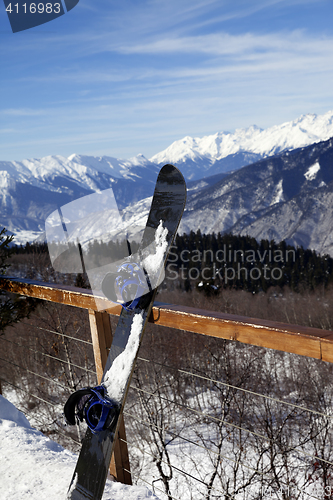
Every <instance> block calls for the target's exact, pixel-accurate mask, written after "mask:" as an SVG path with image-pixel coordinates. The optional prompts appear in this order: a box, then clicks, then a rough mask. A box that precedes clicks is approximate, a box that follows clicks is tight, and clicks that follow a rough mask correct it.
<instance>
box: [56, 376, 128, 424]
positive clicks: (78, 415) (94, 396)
mask: <svg viewBox="0 0 333 500" xmlns="http://www.w3.org/2000/svg"><path fill="white" fill-rule="evenodd" d="M64 413H65V418H66V421H67V422H68V424H70V425H75V423H76V422H77V420H79V421H80V422H83V420H85V421H86V423H87V425H88V427H89V428H90V430H91V431H92V432H93V433H97V432H99V431H101V430H105V429H112V427H113V426H114V424H115V423H116V422H117V419H118V415H119V406H118V405H117V404H116V403H115V402H114V401H112V400H111V399H110V398H108V397H107V396H106V389H105V387H104V386H103V385H98V386H97V387H84V388H83V389H79V390H78V391H76V392H74V394H72V395H71V396H70V397H69V398H68V400H67V402H66V404H65V407H64Z"/></svg>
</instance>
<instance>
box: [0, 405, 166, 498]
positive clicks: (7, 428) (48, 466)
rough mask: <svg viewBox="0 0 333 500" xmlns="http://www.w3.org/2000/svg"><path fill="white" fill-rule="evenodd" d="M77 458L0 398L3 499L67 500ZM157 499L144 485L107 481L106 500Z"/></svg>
mask: <svg viewBox="0 0 333 500" xmlns="http://www.w3.org/2000/svg"><path fill="white" fill-rule="evenodd" d="M76 459H77V457H76V455H74V454H73V453H71V452H69V451H67V450H65V449H64V448H62V447H61V446H60V445H58V444H57V443H55V442H54V441H51V440H50V439H49V438H47V437H46V436H44V434H42V433H41V432H39V431H37V430H35V429H33V428H32V427H31V425H30V423H29V421H28V420H27V418H26V417H25V416H24V415H23V413H21V412H20V411H19V410H18V409H17V408H16V407H15V406H14V405H13V404H12V403H10V402H9V401H8V400H7V399H5V398H4V397H3V396H0V491H1V494H0V496H1V500H28V499H29V500H33V499H36V500H40V499H41V498H42V499H47V500H65V499H66V496H67V490H68V486H69V484H70V481H71V478H72V475H73V471H74V468H75V464H76ZM145 498H151V499H152V500H153V499H155V500H157V497H156V496H154V495H153V494H152V493H151V492H150V491H149V490H148V489H147V488H146V487H144V486H125V485H123V484H120V483H115V482H111V481H107V484H106V487H105V491H104V495H103V500H125V499H126V500H143V499H145Z"/></svg>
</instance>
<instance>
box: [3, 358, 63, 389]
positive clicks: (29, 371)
mask: <svg viewBox="0 0 333 500" xmlns="http://www.w3.org/2000/svg"><path fill="white" fill-rule="evenodd" d="M0 360H1V361H4V362H5V363H8V364H10V365H13V366H16V367H17V368H20V369H21V370H25V371H27V372H28V373H31V374H32V375H35V376H36V377H39V378H42V379H44V380H47V381H48V382H52V383H53V384H56V385H59V386H60V387H62V388H63V389H65V390H66V391H68V392H70V391H71V389H70V388H69V387H67V386H65V385H63V384H61V383H60V382H58V381H57V380H54V379H52V378H49V377H44V376H43V375H40V374H39V373H35V372H33V371H31V370H29V369H28V368H25V367H24V366H21V365H17V364H16V363H13V362H12V361H9V360H8V359H3V358H0Z"/></svg>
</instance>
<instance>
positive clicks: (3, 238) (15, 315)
mask: <svg viewBox="0 0 333 500" xmlns="http://www.w3.org/2000/svg"><path fill="white" fill-rule="evenodd" d="M13 238H14V237H13V236H9V235H8V234H7V232H6V229H5V228H3V229H2V230H1V231H0V276H2V277H4V275H5V273H6V270H7V268H8V267H9V265H8V258H9V257H10V254H11V253H12V252H13V250H14V249H13V248H11V247H10V244H11V242H12V241H13ZM0 282H1V278H0ZM11 295H13V297H12V296H11ZM37 304H38V299H32V298H30V297H23V296H18V295H14V294H9V293H8V292H5V291H4V290H2V289H1V288H0V334H2V333H3V332H4V330H5V328H6V327H7V326H10V325H13V324H14V323H17V322H18V321H20V320H21V319H23V318H25V317H26V316H28V315H29V314H30V312H31V311H32V310H33V309H35V308H36V306H37Z"/></svg>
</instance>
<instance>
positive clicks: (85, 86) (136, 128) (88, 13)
mask: <svg viewBox="0 0 333 500" xmlns="http://www.w3.org/2000/svg"><path fill="white" fill-rule="evenodd" d="M332 20H333V2H332V0H307V1H306V0H232V1H230V0H218V1H215V0H168V1H160V0H150V1H146V0H141V1H138V0H136V1H135V0H123V1H121V2H119V1H115V0H80V2H79V4H78V5H77V6H76V7H75V8H74V9H73V10H72V11H70V12H69V13H67V14H66V15H64V16H62V17H60V18H58V19H56V20H54V21H52V22H50V23H47V24H44V25H42V26H39V27H36V28H33V29H30V30H27V31H22V32H19V33H15V34H13V33H12V32H11V29H10V25H9V21H8V19H7V16H6V12H5V8H4V5H3V2H1V4H0V68H1V69H0V72H1V75H0V89H1V100H0V160H21V159H23V158H32V157H36V158H38V157H42V156H47V155H53V154H60V155H64V156H68V155H70V154H72V153H77V154H88V155H109V156H114V157H117V158H130V157H131V156H134V155H136V154H139V153H142V154H144V155H145V156H146V157H147V158H149V157H151V156H152V155H153V154H155V153H158V152H159V151H161V150H163V149H165V148H166V147H167V146H169V145H170V144H171V143H172V142H173V141H174V140H177V139H181V138H182V137H184V136H186V135H190V136H199V137H202V136H204V135H208V134H213V133H215V132H218V131H227V130H229V131H233V130H234V129H236V128H243V127H247V126H250V125H252V124H256V125H258V126H259V127H262V128H266V127H268V126H271V125H274V124H280V123H283V122H284V121H289V120H293V119H295V118H297V117H298V116H300V115H301V114H306V113H317V114H321V113H325V112H327V111H329V110H331V109H333V99H332V98H333V90H332V89H333V84H332V82H333V22H332Z"/></svg>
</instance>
